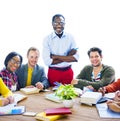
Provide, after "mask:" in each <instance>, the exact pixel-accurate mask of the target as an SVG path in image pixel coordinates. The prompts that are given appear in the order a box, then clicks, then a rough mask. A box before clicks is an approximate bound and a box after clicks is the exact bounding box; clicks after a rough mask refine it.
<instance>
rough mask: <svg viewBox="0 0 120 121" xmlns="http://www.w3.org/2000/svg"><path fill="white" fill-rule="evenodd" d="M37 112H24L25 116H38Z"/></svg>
mask: <svg viewBox="0 0 120 121" xmlns="http://www.w3.org/2000/svg"><path fill="white" fill-rule="evenodd" d="M36 114H37V113H36V112H25V113H23V116H36Z"/></svg>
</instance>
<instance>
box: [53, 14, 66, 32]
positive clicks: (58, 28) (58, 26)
mask: <svg viewBox="0 0 120 121" xmlns="http://www.w3.org/2000/svg"><path fill="white" fill-rule="evenodd" d="M52 26H53V29H54V31H55V32H56V33H57V34H61V33H62V32H63V30H64V26H65V20H64V18H63V17H62V16H59V17H55V19H54V21H53V22H52Z"/></svg>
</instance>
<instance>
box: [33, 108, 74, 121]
mask: <svg viewBox="0 0 120 121" xmlns="http://www.w3.org/2000/svg"><path fill="white" fill-rule="evenodd" d="M67 114H72V112H71V110H70V109H69V108H65V107H60V108H49V109H46V110H45V111H44V112H41V113H38V114H37V115H36V116H35V119H37V120H42V121H55V120H57V119H60V118H64V117H66V116H67Z"/></svg>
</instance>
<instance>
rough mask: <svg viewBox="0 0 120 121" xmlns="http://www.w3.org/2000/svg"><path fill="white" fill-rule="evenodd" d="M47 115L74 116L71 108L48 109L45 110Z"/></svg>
mask: <svg viewBox="0 0 120 121" xmlns="http://www.w3.org/2000/svg"><path fill="white" fill-rule="evenodd" d="M45 113H46V115H47V116H48V115H59V114H72V111H71V110H70V108H65V107H60V108H48V109H46V110H45Z"/></svg>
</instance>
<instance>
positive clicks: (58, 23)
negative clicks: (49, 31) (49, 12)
mask: <svg viewBox="0 0 120 121" xmlns="http://www.w3.org/2000/svg"><path fill="white" fill-rule="evenodd" d="M53 25H55V26H57V25H61V26H63V25H65V22H53Z"/></svg>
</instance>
